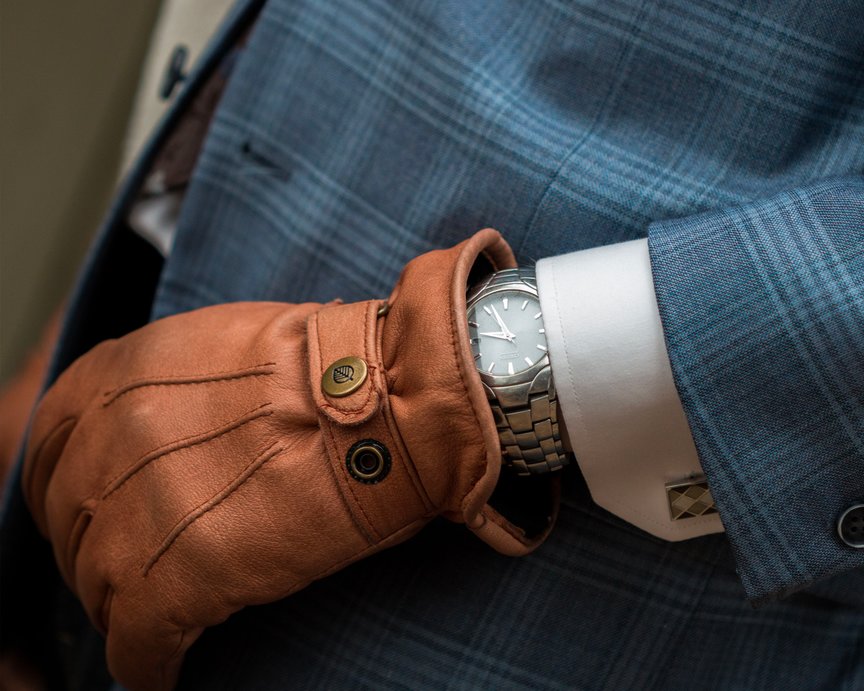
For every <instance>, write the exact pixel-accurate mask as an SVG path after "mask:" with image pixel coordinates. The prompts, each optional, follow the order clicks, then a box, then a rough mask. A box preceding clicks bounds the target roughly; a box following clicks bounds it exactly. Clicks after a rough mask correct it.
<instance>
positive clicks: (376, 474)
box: [345, 439, 390, 485]
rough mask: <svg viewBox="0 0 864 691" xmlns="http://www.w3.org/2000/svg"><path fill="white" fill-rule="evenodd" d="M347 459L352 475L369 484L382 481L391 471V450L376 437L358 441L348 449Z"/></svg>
mask: <svg viewBox="0 0 864 691" xmlns="http://www.w3.org/2000/svg"><path fill="white" fill-rule="evenodd" d="M345 460H346V462H347V465H348V472H349V473H351V477H353V478H354V479H355V480H359V481H360V482H363V483H365V484H367V485H374V484H375V483H376V482H381V480H383V479H384V478H385V477H387V473H389V472H390V452H389V451H388V450H387V447H386V446H384V445H383V444H382V443H381V442H378V441H375V440H374V439H364V440H363V441H358V442H357V443H356V444H354V446H352V447H351V448H350V449H348V455H347V458H346V459H345Z"/></svg>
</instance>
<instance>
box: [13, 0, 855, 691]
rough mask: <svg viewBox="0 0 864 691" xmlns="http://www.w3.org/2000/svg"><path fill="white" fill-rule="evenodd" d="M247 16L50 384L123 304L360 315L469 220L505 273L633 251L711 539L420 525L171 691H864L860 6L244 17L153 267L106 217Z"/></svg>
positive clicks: (538, 7) (154, 311) (65, 608)
mask: <svg viewBox="0 0 864 691" xmlns="http://www.w3.org/2000/svg"><path fill="white" fill-rule="evenodd" d="M262 4H263V3H261V2H256V1H254V0H253V1H248V2H243V3H241V4H240V5H239V6H238V7H237V9H236V11H235V13H234V15H233V18H232V19H231V20H230V21H229V22H228V24H227V25H226V26H225V27H224V28H223V30H222V31H221V33H220V35H219V36H218V37H217V38H216V39H215V41H214V43H213V45H212V47H211V49H210V51H209V53H208V55H207V57H206V58H205V59H204V60H203V62H202V64H201V66H200V68H199V70H198V77H194V78H193V79H191V81H190V84H191V86H187V88H186V91H185V92H184V93H183V94H182V95H181V96H180V98H179V100H178V103H177V104H176V106H175V108H174V110H173V111H172V112H171V113H170V114H169V116H168V117H167V118H166V121H165V122H164V123H163V126H162V128H161V130H160V132H159V133H157V135H156V136H155V138H154V140H153V142H152V143H151V146H150V148H149V151H148V153H146V154H145V155H144V156H143V157H142V160H141V162H140V163H139V166H138V168H137V169H136V171H135V172H133V174H132V175H131V176H130V179H129V181H128V182H127V184H126V186H125V188H124V190H123V191H121V193H120V194H119V195H118V198H117V200H116V201H115V204H114V207H113V208H112V210H111V211H110V213H109V215H108V219H107V221H106V223H105V226H104V228H103V232H102V235H101V239H100V241H99V242H98V243H97V245H96V247H95V248H94V250H93V252H92V254H91V257H90V260H89V262H88V265H87V267H86V268H85V270H84V273H83V274H82V279H81V281H80V283H79V286H78V289H77V295H76V298H75V299H74V300H73V304H72V307H71V309H70V317H69V319H68V322H67V326H66V329H65V334H64V337H63V340H62V342H61V345H60V348H59V350H58V353H57V356H56V362H55V373H56V372H57V371H60V370H62V368H63V367H65V366H66V365H68V363H69V362H71V360H72V359H74V358H75V357H77V356H78V355H79V354H81V353H82V352H84V351H85V350H86V349H88V348H89V347H91V346H92V345H93V344H95V343H96V342H98V341H99V340H102V339H103V338H106V337H110V336H114V335H118V334H122V333H125V332H126V331H128V330H129V329H131V328H134V326H136V325H138V324H139V323H143V321H145V320H146V319H147V318H148V313H149V318H158V317H161V316H165V315H168V314H172V313H176V312H180V311H184V310H188V309H193V308H196V307H200V306H203V305H207V304H213V303H220V302H225V301H232V300H246V299H268V300H285V301H301V300H329V299H332V298H333V297H336V296H339V297H342V298H344V299H346V300H352V299H357V298H366V297H373V296H382V295H385V294H387V292H388V291H389V288H390V287H391V285H392V284H393V282H394V280H395V278H396V276H397V274H398V271H399V269H400V268H401V266H402V265H403V264H404V263H405V261H407V260H408V259H410V258H411V257H413V256H415V255H417V254H419V253H421V252H424V251H426V250H428V249H431V248H433V247H437V246H443V245H449V244H452V243H455V242H457V241H459V240H461V239H462V238H464V237H465V236H466V235H468V234H469V233H471V232H472V231H474V230H476V229H478V228H480V227H483V226H487V225H491V226H494V227H497V228H499V229H500V230H501V231H502V232H503V233H504V234H505V236H506V237H507V238H508V240H509V241H510V243H511V244H512V245H513V247H514V248H515V249H516V251H517V254H518V255H519V257H520V259H522V260H524V261H530V260H532V259H537V258H540V257H544V256H550V255H553V254H558V253H563V252H568V251H572V250H577V249H580V248H587V247H591V246H595V245H599V244H606V243H612V242H617V241H621V240H628V239H632V238H637V237H644V236H646V235H647V236H648V238H649V247H650V250H651V258H652V263H653V269H654V276H655V287H656V292H657V297H658V301H659V305H660V309H661V315H662V318H663V323H664V329H665V333H666V337H667V341H668V349H669V354H670V358H671V361H672V366H673V372H674V375H675V381H676V384H677V386H678V389H679V392H680V394H681V398H682V401H683V403H684V407H685V411H686V413H687V416H688V420H689V422H690V426H691V429H692V431H693V435H694V438H695V441H696V444H697V447H698V450H699V453H700V458H701V461H702V464H703V467H704V468H705V470H706V473H707V475H708V478H709V481H710V484H711V486H712V488H713V492H714V495H715V497H716V499H717V503H718V506H719V508H720V512H721V516H722V519H723V521H724V524H725V526H726V529H727V532H726V534H725V535H722V536H711V537H705V538H700V539H696V540H691V541H688V542H685V543H677V544H672V543H664V542H662V541H660V540H657V539H655V538H652V537H650V536H648V535H646V534H644V533H642V532H640V531H639V530H637V529H635V528H633V527H631V526H629V525H627V524H625V523H623V522H622V521H619V520H617V519H616V518H614V517H613V516H611V515H609V514H607V513H606V512H604V511H602V510H600V509H598V508H596V507H595V506H594V505H592V503H591V501H590V498H589V495H588V493H587V490H586V488H585V487H584V485H583V484H582V482H581V480H580V478H579V477H578V473H575V472H573V473H570V474H569V475H568V477H567V478H566V483H565V484H566V488H565V496H564V506H563V509H562V514H561V518H560V520H559V525H558V527H557V529H556V531H555V533H554V534H553V536H552V538H551V539H550V540H549V542H548V543H547V544H546V545H545V546H544V547H543V548H541V549H540V550H539V551H538V552H537V553H535V554H534V555H532V556H530V557H526V558H523V559H518V560H514V559H508V558H505V557H501V556H499V555H497V554H494V553H492V552H491V551H490V550H489V549H488V548H486V547H484V546H483V545H482V544H480V543H479V542H477V541H476V539H474V538H472V537H471V536H470V535H468V534H467V533H466V531H464V530H462V529H461V528H459V527H457V526H453V525H449V524H445V523H443V522H441V523H436V524H433V525H432V526H430V527H429V528H428V529H427V530H425V531H424V532H423V533H422V534H421V535H420V536H418V537H417V538H416V539H414V540H413V541H411V542H410V543H408V544H405V545H403V546H401V547H399V548H396V549H393V550H390V551H389V552H386V553H384V554H381V555H379V556H376V557H374V558H372V559H369V560H367V561H366V562H363V563H360V564H357V565H355V566H353V567H351V568H350V569H348V570H346V571H344V572H343V573H341V574H338V575H336V576H334V577H331V578H328V579H326V580H325V581H323V582H320V583H317V584H315V585H313V586H312V587H310V588H308V589H307V590H306V591H304V592H302V593H300V594H298V595H295V596H292V597H291V598H289V599H287V600H285V601H283V602H280V603H275V604H273V605H269V606H266V607H260V608H254V609H249V610H245V611H243V612H241V613H240V614H238V615H236V616H234V617H232V618H231V619H230V620H229V621H228V622H227V623H226V624H224V625H223V626H221V627H218V628H216V629H213V630H212V631H210V632H208V633H206V634H205V635H204V637H203V638H202V639H201V640H200V642H199V643H197V644H196V645H195V646H194V647H193V649H192V651H191V653H190V655H189V657H188V662H187V665H186V667H185V671H184V676H183V679H182V682H181V687H182V688H189V689H192V688H262V689H271V688H273V689H276V688H335V687H338V688H342V687H346V688H412V689H413V688H496V689H497V688H555V689H557V688H580V689H630V688H639V689H648V688H652V689H653V688H657V689H689V688H693V687H696V688H706V689H715V688H716V689H762V688H772V689H773V688H776V689H804V688H806V689H811V688H814V689H815V688H826V689H828V688H830V689H850V690H851V689H861V688H864V551H861V550H858V551H855V550H853V549H850V548H849V547H847V546H845V545H843V544H842V543H840V542H839V541H838V540H837V538H836V535H835V530H834V525H835V523H836V520H837V517H838V515H839V513H840V512H841V511H842V510H843V509H845V508H846V507H847V506H849V505H850V504H852V503H854V502H856V501H864V337H862V336H861V329H862V325H864V251H862V250H864V178H862V177H861V176H862V173H864V5H862V4H861V3H859V2H856V1H854V0H849V1H847V2H832V3H827V2H818V3H814V2H809V1H807V2H805V1H804V0H798V1H796V2H787V3H783V4H781V5H778V4H777V3H770V2H746V3H744V2H741V3H737V2H734V1H733V0H675V1H671V2H663V3H644V2H632V1H630V0H612V1H604V2H591V1H588V0H580V1H575V2H564V1H563V0H538V1H537V2H530V3H527V2H516V1H512V2H508V1H503V0H502V1H501V2H496V3H490V2H474V1H472V0H452V1H439V2H434V3H429V2H426V3H423V2H388V1H387V0H366V1H364V2H359V1H357V2H337V1H336V0H270V1H269V2H267V3H266V4H264V6H263V9H261V11H260V15H259V16H258V18H257V21H256V23H255V28H254V30H253V32H252V34H251V36H250V38H249V41H248V43H247V44H246V46H245V48H244V49H243V50H242V52H241V54H240V55H239V56H237V59H236V60H235V61H234V62H233V72H232V75H231V80H230V83H229V86H228V89H227V91H226V93H225V95H224V97H223V99H222V102H221V104H220V107H219V109H218V111H217V115H216V117H215V119H214V121H213V124H212V126H211V129H210V132H209V134H208V138H207V142H206V145H205V149H204V152H203V154H202V157H201V159H200V160H199V164H198V166H197V168H196V171H195V175H194V178H193V182H192V185H191V187H190V189H189V191H188V194H187V197H186V201H185V203H184V208H183V212H182V217H181V221H180V228H179V233H178V237H177V242H176V245H175V248H174V251H173V253H172V256H171V258H170V260H169V261H168V262H167V263H166V264H165V266H164V267H162V266H161V264H160V262H159V260H158V259H156V258H155V257H154V256H152V255H151V254H149V253H148V252H149V250H147V249H146V248H144V247H142V246H141V245H140V244H139V242H140V241H139V240H137V239H136V238H135V237H134V236H132V235H131V234H130V233H129V232H128V230H127V229H125V227H124V224H123V218H124V216H125V213H126V211H127V210H128V206H129V204H130V202H131V200H132V198H133V195H134V191H135V189H137V187H138V185H139V184H140V181H141V177H142V175H143V174H144V172H145V171H146V169H147V166H148V164H149V161H150V160H151V159H152V157H153V154H154V152H155V151H156V150H157V149H158V146H159V144H160V142H161V141H162V140H164V137H165V136H166V134H167V133H168V132H170V130H171V127H172V125H173V123H174V122H175V121H176V119H177V117H178V113H181V112H182V110H183V108H184V106H185V104H186V103H188V102H189V100H190V99H191V98H192V96H193V95H194V91H195V85H196V84H197V83H199V82H200V77H201V76H202V75H205V74H207V73H208V72H209V71H210V70H211V69H213V68H214V66H215V65H217V64H218V63H219V62H220V60H222V57H223V56H224V54H225V52H226V50H227V48H228V47H229V46H231V45H233V43H234V41H235V40H236V37H237V35H238V34H239V32H240V31H241V30H242V28H243V26H245V23H246V22H248V21H250V18H251V17H252V16H253V15H256V14H257V13H258V11H259V6H260V5H262ZM223 64H224V63H223ZM118 291H124V292H123V294H124V295H126V296H127V301H128V304H129V307H128V309H126V310H124V311H123V313H122V314H119V313H118V311H117V310H116V308H115V307H114V305H113V301H112V300H111V299H108V298H107V297H106V296H111V295H115V294H117V292H118ZM3 541H4V544H3V548H4V552H5V554H6V555H9V554H14V555H15V558H16V559H17V561H18V567H17V568H18V570H17V573H18V575H17V576H16V575H15V569H14V568H11V567H10V566H9V564H8V562H9V561H10V560H9V559H7V560H6V561H7V565H6V567H5V568H6V570H7V571H10V572H12V575H10V576H9V577H7V578H6V583H7V585H6V586H5V587H6V589H7V592H8V591H9V590H10V589H12V590H13V591H14V589H15V588H19V589H20V588H22V587H25V586H24V584H23V581H24V580H25V579H24V577H22V576H21V575H20V574H21V573H22V572H23V571H24V570H25V567H24V566H21V565H22V564H24V565H27V568H28V569H29V570H27V571H26V572H27V573H28V574H30V576H29V578H30V579H31V580H32V578H33V576H32V574H33V573H39V574H43V575H42V576H41V578H43V579H45V581H46V582H45V584H43V587H46V588H49V587H56V584H54V583H53V581H52V580H51V577H49V576H45V575H44V574H46V573H47V572H48V571H50V557H48V556H46V549H45V548H44V545H42V544H41V543H40V542H39V540H38V538H37V537H36V536H35V535H34V534H33V530H32V526H31V525H30V524H29V523H28V520H27V518H26V515H25V514H23V512H22V510H21V505H20V497H19V496H18V495H17V494H15V493H13V495H12V496H10V497H9V498H8V502H7V510H6V516H5V520H4V527H3ZM10 579H11V580H10ZM10 584H11V585H10ZM52 592H53V591H52ZM57 592H58V593H60V594H58V595H57V599H58V601H59V604H57V603H54V602H53V601H52V602H51V603H49V604H50V607H49V606H48V605H45V608H46V609H45V611H44V612H43V614H44V617H45V618H50V619H54V620H57V621H59V623H58V624H56V626H55V627H54V628H53V629H52V631H56V630H62V631H65V632H66V634H67V636H66V638H61V643H60V644H57V645H56V647H58V648H59V649H60V653H59V656H60V658H61V659H65V660H66V663H65V664H66V667H67V669H68V670H70V672H69V673H70V677H74V678H75V679H78V680H81V679H84V678H86V677H85V676H84V674H85V672H86V673H90V671H89V667H88V664H89V663H88V664H85V662H82V660H86V659H89V658H88V657H87V654H86V651H89V650H93V649H98V641H97V642H96V643H93V640H94V639H93V638H92V636H91V634H89V633H87V627H86V624H82V623H81V622H80V614H78V613H76V612H77V610H76V611H73V610H74V607H73V606H72V605H71V604H70V603H69V601H68V598H67V596H65V595H63V594H62V591H57ZM748 600H750V601H752V602H755V603H757V604H759V605H760V606H759V607H757V608H755V609H754V608H753V606H752V603H751V602H748ZM6 602H7V604H8V603H9V599H8V596H7V599H6ZM58 612H60V614H58ZM28 613H31V614H32V608H31V609H28ZM48 628H50V627H46V626H43V627H41V629H40V631H41V633H39V632H36V633H33V635H34V636H36V637H37V638H38V636H39V635H42V636H43V639H42V640H43V642H45V645H46V646H48V645H49V644H51V643H56V641H54V640H53V638H52V636H53V635H54V634H53V633H49V634H45V630H46V629H48ZM69 632H72V634H74V635H71V636H70V635H68V634H69ZM45 636H47V638H45ZM70 641H71V642H70ZM64 646H65V647H64ZM46 655H47V653H46ZM94 664H95V663H94ZM96 666H98V665H96ZM93 678H95V677H90V679H91V680H92V679H93ZM79 683H81V684H82V688H84V687H86V688H91V687H92V686H87V684H88V683H90V684H92V681H91V682H80V681H79Z"/></svg>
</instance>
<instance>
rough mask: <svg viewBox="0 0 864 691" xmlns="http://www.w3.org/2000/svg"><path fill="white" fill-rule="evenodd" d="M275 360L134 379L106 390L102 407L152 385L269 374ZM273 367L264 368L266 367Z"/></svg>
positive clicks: (175, 384) (271, 372)
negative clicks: (200, 371)
mask: <svg viewBox="0 0 864 691" xmlns="http://www.w3.org/2000/svg"><path fill="white" fill-rule="evenodd" d="M275 366H276V363H275V362H265V363H262V364H260V365H252V366H251V367H247V368H244V369H239V370H224V371H221V372H210V373H205V374H186V375H183V374H178V375H174V376H171V377H149V378H146V379H134V380H132V381H131V382H128V383H126V384H122V385H120V386H118V387H115V388H113V389H111V390H110V391H106V392H105V393H104V394H103V398H106V399H108V400H105V401H103V402H102V407H103V408H107V407H108V406H110V405H111V404H113V403H115V402H116V401H117V400H118V399H120V398H122V397H123V396H125V395H126V394H127V393H130V392H132V391H136V390H138V389H141V388H145V387H150V386H186V385H191V384H212V383H215V382H222V381H231V380H232V379H245V378H246V377H261V376H268V375H271V374H273V373H274V372H275V370H274V369H272V368H273V367H275ZM267 367H269V368H271V369H264V368H267Z"/></svg>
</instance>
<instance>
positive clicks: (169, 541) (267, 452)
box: [141, 442, 284, 577]
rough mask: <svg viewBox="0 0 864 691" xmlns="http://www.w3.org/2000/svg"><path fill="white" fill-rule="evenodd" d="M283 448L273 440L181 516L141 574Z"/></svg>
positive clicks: (143, 567)
mask: <svg viewBox="0 0 864 691" xmlns="http://www.w3.org/2000/svg"><path fill="white" fill-rule="evenodd" d="M283 450H284V449H283V448H282V447H281V446H278V447H277V446H276V442H273V443H272V444H270V446H268V447H267V448H266V449H264V450H263V451H262V452H261V453H260V454H258V456H257V457H255V458H254V459H253V460H252V461H250V462H249V464H248V465H247V466H246V467H245V468H244V469H243V472H241V473H240V474H239V475H238V476H237V477H235V478H234V479H233V480H232V481H231V482H229V483H228V484H227V485H226V486H225V487H223V488H222V489H221V490H220V491H219V492H217V493H216V494H215V495H213V496H212V497H210V499H208V500H207V501H206V502H204V503H203V504H199V505H198V506H197V507H195V508H194V509H192V511H190V512H189V513H187V514H186V515H185V516H184V517H183V518H181V519H180V520H179V521H178V522H177V523H176V524H175V525H174V527H173V528H172V529H171V532H169V533H168V535H167V537H166V538H165V539H164V540H163V541H162V544H161V545H159V547H158V548H157V549H156V551H155V552H154V553H153V554H152V556H151V557H150V558H149V559H148V560H147V562H146V563H145V564H144V565H143V566H142V567H141V575H142V576H145V577H146V576H147V574H148V573H149V572H150V569H152V568H153V566H154V565H155V564H156V562H158V561H159V559H161V558H162V556H163V555H164V554H165V553H166V552H167V551H168V550H169V549H170V548H171V545H173V544H174V542H175V541H176V540H177V538H178V537H180V536H181V535H182V534H183V533H184V532H185V531H186V529H187V528H188V527H189V526H191V525H192V524H193V523H194V522H195V521H197V520H198V519H199V518H201V517H202V516H204V515H205V514H207V513H208V512H209V511H212V510H213V509H215V508H216V507H217V506H219V505H220V504H221V503H222V502H224V501H225V500H226V499H228V497H230V496H231V495H232V494H234V492H236V491H237V490H238V489H239V488H240V487H241V486H242V485H243V484H245V483H246V481H247V480H249V478H251V477H252V476H253V475H254V474H255V473H256V472H257V471H258V470H259V469H260V468H261V467H262V466H263V465H264V464H265V463H266V462H267V461H269V460H271V459H272V458H274V457H275V456H277V455H279V454H280V453H282V451H283Z"/></svg>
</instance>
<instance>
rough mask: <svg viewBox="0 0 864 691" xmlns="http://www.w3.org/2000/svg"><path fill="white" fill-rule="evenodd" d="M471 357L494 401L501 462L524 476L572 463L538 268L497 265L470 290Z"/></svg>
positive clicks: (490, 399) (546, 471)
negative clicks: (565, 443)
mask: <svg viewBox="0 0 864 691" xmlns="http://www.w3.org/2000/svg"><path fill="white" fill-rule="evenodd" d="M468 333H469V337H470V339H471V350H472V351H473V353H474V362H475V364H476V366H477V370H478V371H479V372H480V379H481V380H482V381H483V386H484V388H485V389H486V395H487V396H488V398H489V401H490V403H491V405H492V413H493V415H494V418H495V425H496V426H497V427H498V434H499V436H500V437H501V449H502V452H503V462H504V464H505V465H507V466H510V467H512V468H513V469H514V470H515V471H516V473H517V474H519V475H534V474H537V473H548V472H551V471H554V470H559V469H561V468H563V467H564V466H565V465H567V463H568V462H569V458H570V457H569V455H568V454H566V453H565V451H564V449H563V446H562V444H561V435H560V431H559V427H558V401H557V398H556V396H555V385H554V382H553V381H552V368H551V366H550V364H549V353H548V352H547V345H546V329H545V328H544V326H543V313H542V311H541V309H540V300H539V298H538V296H537V279H536V276H535V273H534V269H533V268H527V267H520V268H518V269H506V270H504V271H496V272H495V273H493V274H492V275H491V276H489V277H487V278H486V279H485V280H484V281H483V282H482V283H481V284H480V285H478V286H475V287H474V288H473V289H472V290H471V291H470V292H469V293H468Z"/></svg>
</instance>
